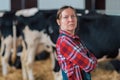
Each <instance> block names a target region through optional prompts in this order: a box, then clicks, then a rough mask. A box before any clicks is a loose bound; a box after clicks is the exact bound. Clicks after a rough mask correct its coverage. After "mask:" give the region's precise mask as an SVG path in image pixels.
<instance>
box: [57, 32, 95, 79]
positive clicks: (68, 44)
mask: <svg viewBox="0 0 120 80" xmlns="http://www.w3.org/2000/svg"><path fill="white" fill-rule="evenodd" d="M60 35H61V36H59V38H58V40H57V43H56V49H57V59H58V62H59V64H60V66H61V69H62V70H63V71H64V72H65V73H67V76H68V79H69V80H82V74H81V69H83V70H84V71H85V72H90V71H92V70H93V69H94V68H95V67H96V64H97V59H96V57H95V56H94V55H93V54H92V53H91V54H90V56H89V57H88V56H87V55H86V53H87V50H86V49H85V48H84V47H83V46H82V45H81V43H80V39H79V37H78V36H73V35H71V34H69V33H67V32H65V31H62V30H60Z"/></svg>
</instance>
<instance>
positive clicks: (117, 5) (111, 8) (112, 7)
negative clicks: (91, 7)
mask: <svg viewBox="0 0 120 80" xmlns="http://www.w3.org/2000/svg"><path fill="white" fill-rule="evenodd" d="M105 12H106V14H110V15H120V0H106V11H105Z"/></svg>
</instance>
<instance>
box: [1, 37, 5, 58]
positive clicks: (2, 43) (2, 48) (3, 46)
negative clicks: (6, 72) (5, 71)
mask: <svg viewBox="0 0 120 80" xmlns="http://www.w3.org/2000/svg"><path fill="white" fill-rule="evenodd" d="M4 49H5V45H4V39H3V37H1V50H0V57H2V54H3V52H4Z"/></svg>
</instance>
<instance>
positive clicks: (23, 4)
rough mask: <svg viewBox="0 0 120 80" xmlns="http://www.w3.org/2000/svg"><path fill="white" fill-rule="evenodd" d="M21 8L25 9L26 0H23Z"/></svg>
mask: <svg viewBox="0 0 120 80" xmlns="http://www.w3.org/2000/svg"><path fill="white" fill-rule="evenodd" d="M21 9H25V0H21Z"/></svg>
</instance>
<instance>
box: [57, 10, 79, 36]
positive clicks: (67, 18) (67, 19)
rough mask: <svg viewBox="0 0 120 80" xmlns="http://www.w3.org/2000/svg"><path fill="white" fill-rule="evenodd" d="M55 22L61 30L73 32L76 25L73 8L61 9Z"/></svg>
mask: <svg viewBox="0 0 120 80" xmlns="http://www.w3.org/2000/svg"><path fill="white" fill-rule="evenodd" d="M57 23H58V25H59V26H60V28H61V29H62V30H64V31H67V32H69V33H73V34H74V31H75V29H76V27H77V16H76V14H75V12H74V10H73V9H71V8H67V9H65V10H63V11H62V13H61V15H60V18H59V19H58V20H57Z"/></svg>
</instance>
